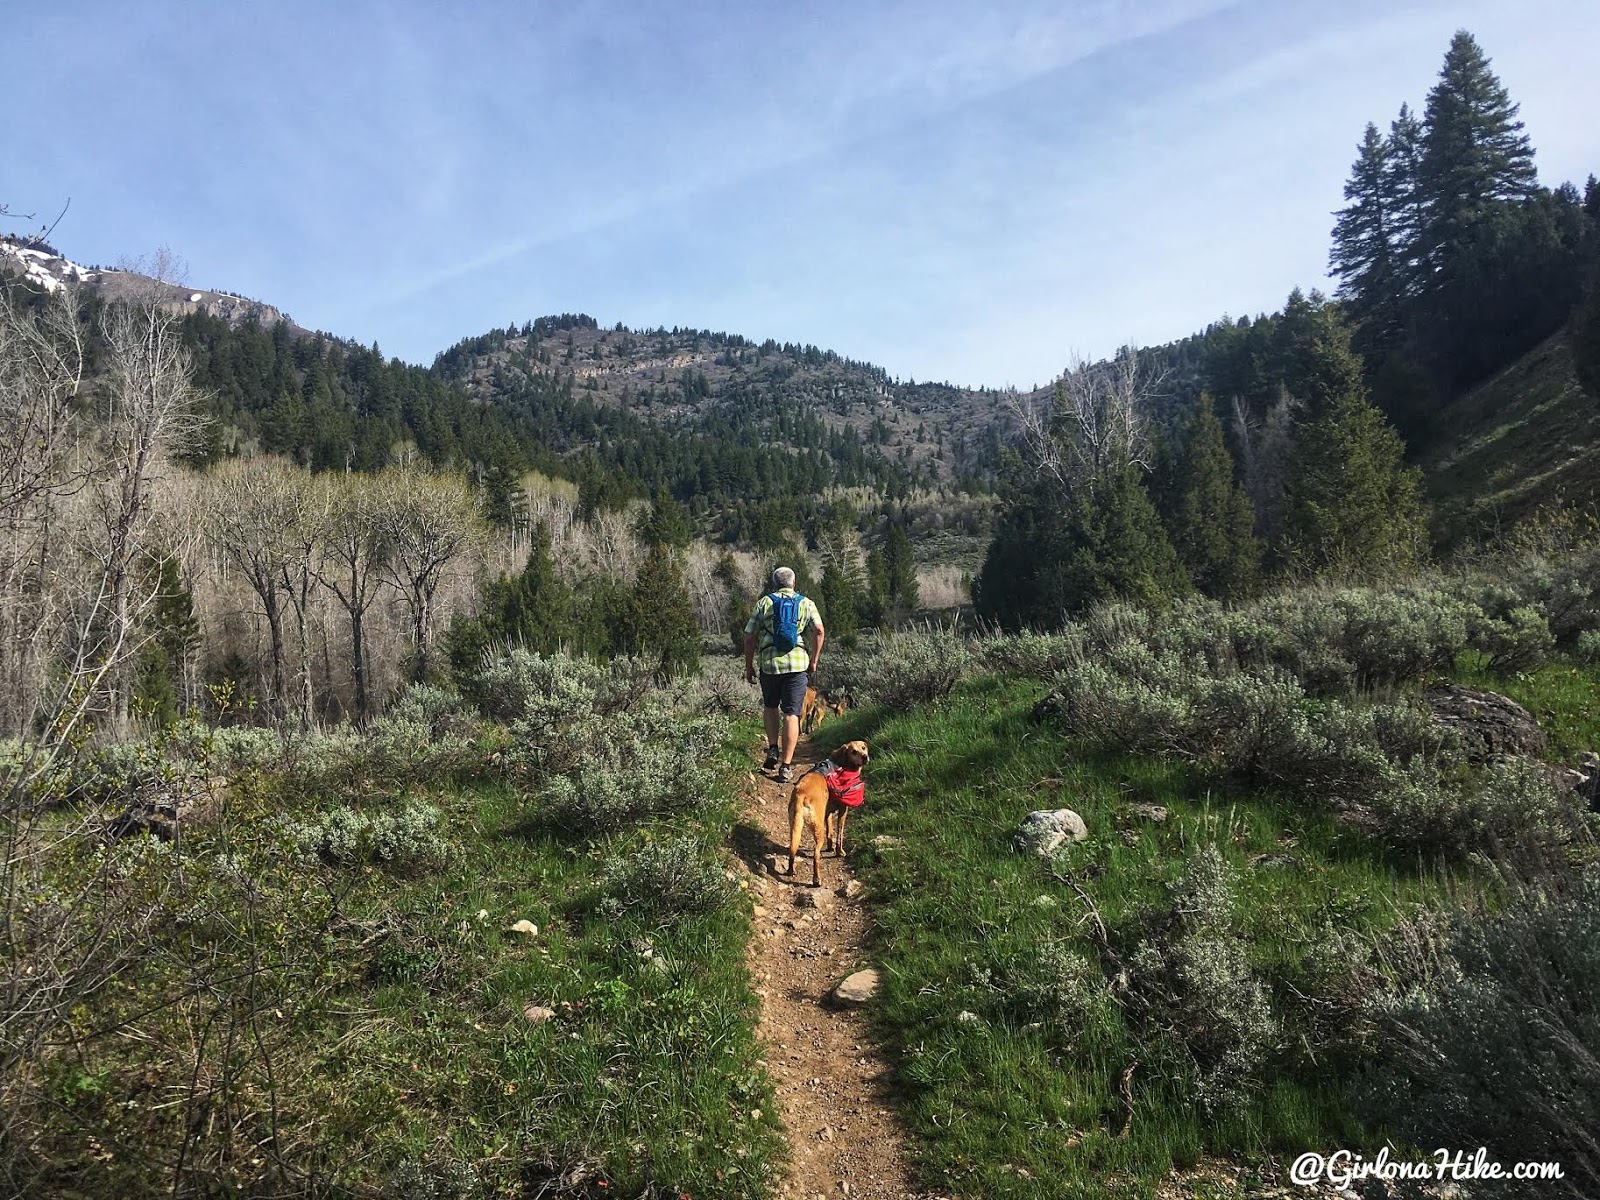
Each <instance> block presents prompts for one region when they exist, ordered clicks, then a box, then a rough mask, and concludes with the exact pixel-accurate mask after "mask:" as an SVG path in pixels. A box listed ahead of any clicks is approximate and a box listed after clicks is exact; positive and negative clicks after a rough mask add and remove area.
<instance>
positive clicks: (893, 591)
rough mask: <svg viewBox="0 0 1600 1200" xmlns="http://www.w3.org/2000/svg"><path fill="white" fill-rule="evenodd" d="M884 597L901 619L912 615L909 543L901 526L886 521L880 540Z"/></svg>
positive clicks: (913, 598) (912, 570) (914, 604)
mask: <svg viewBox="0 0 1600 1200" xmlns="http://www.w3.org/2000/svg"><path fill="white" fill-rule="evenodd" d="M883 570H884V595H885V598H886V599H887V601H888V603H889V605H890V606H891V607H892V608H894V610H895V611H896V612H897V613H899V614H901V615H902V616H908V615H910V614H911V613H912V612H915V611H916V607H917V602H918V600H919V596H918V595H917V565H916V562H915V561H914V560H913V558H912V555H911V539H910V538H909V537H907V536H906V530H905V526H904V524H902V523H901V522H899V521H890V522H889V528H888V531H887V532H886V533H885V534H884V538H883Z"/></svg>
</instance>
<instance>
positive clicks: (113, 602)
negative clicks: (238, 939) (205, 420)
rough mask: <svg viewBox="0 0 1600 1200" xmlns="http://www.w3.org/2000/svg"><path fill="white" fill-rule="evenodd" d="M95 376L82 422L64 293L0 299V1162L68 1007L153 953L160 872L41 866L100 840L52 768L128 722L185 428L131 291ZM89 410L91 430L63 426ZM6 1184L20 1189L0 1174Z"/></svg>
mask: <svg viewBox="0 0 1600 1200" xmlns="http://www.w3.org/2000/svg"><path fill="white" fill-rule="evenodd" d="M100 332H101V334H102V337H103V340H104V342H105V350H106V368H105V371H104V372H103V374H102V375H101V376H100V379H99V382H100V383H101V384H103V391H101V392H97V393H96V399H97V400H98V401H99V402H100V404H99V407H98V411H97V412H94V413H92V414H86V413H80V412H78V408H79V401H80V399H81V398H82V397H83V395H84V394H85V362H86V357H87V356H86V340H87V339H86V334H85V331H84V329H83V325H82V322H81V320H80V316H79V308H78V303H77V299H76V297H75V296H73V295H72V293H71V292H70V290H69V289H61V290H60V291H58V292H57V293H55V294H54V295H53V296H49V297H44V298H43V305H42V307H39V308H33V309H31V310H30V308H29V306H27V305H26V304H22V303H18V298H17V297H15V296H12V295H10V294H0V658H3V659H4V663H3V666H4V668H5V670H4V674H5V676H6V678H7V681H8V686H7V690H6V691H5V693H4V714H5V719H6V724H7V728H8V731H11V732H15V734H16V735H17V738H18V745H17V746H16V747H14V748H12V749H11V751H10V752H8V753H6V754H4V755H3V756H0V1172H9V1170H10V1166H11V1155H12V1153H13V1151H14V1150H15V1149H16V1143H14V1142H13V1139H12V1138H11V1136H10V1133H11V1126H12V1122H13V1120H14V1114H16V1113H17V1112H18V1111H19V1108H20V1106H19V1105H18V1104H17V1103H16V1101H17V1099H18V1097H19V1096H21V1095H23V1094H26V1093H28V1092H29V1091H30V1089H31V1088H32V1087H33V1084H34V1083H35V1082H36V1081H35V1079H34V1074H33V1068H34V1067H35V1065H36V1064H37V1063H38V1062H39V1061H40V1060H41V1058H42V1057H43V1055H44V1054H45V1053H46V1052H47V1050H48V1048H49V1047H50V1046H52V1045H53V1044H54V1043H55V1041H56V1040H57V1038H58V1037H59V1036H60V1035H61V1033H62V1031H63V1030H65V1029H67V1028H68V1026H69V1024H70V1022H71V1021H72V1020H73V1018H74V1014H76V1013H82V1012H84V1011H86V1010H87V1009H89V1008H92V1006H93V1004H94V1003H95V1000H96V998H97V997H98V995H99V994H100V993H101V992H102V991H103V990H104V989H105V988H106V987H107V986H108V985H109V984H110V983H111V982H112V981H113V980H115V979H117V978H118V977H119V976H121V975H122V974H123V973H124V971H125V970H126V969H127V968H128V967H129V966H130V964H132V963H134V962H135V961H137V960H138V959H139V958H141V957H142V956H144V955H146V954H148V953H149V946H150V941H151V938H150V936H149V935H150V933H151V931H152V930H153V929H154V928H155V927H156V925H157V924H158V923H159V922H160V921H161V920H162V919H163V914H164V912H165V911H166V905H165V894H166V888H167V886H168V885H169V884H170V882H171V879H172V875H171V873H170V872H169V871H167V872H164V871H163V870H162V869H160V868H159V867H158V869H156V870H155V871H154V872H152V874H151V880H152V889H151V890H149V891H147V892H145V893H144V894H143V895H142V897H141V898H140V899H139V900H138V901H136V902H130V901H129V899H128V897H127V896H126V895H124V894H122V893H121V892H119V885H120V883H121V877H120V876H119V872H120V871H121V869H122V866H121V865H120V864H119V863H118V862H117V860H116V859H115V857H114V856H111V855H106V856H103V857H100V858H96V859H95V860H94V861H93V862H92V863H91V866H90V869H89V870H86V871H83V872H81V873H79V874H77V875H76V876H74V877H72V878H71V879H70V880H64V879H62V878H59V877H56V876H53V875H52V874H51V873H50V871H49V868H48V863H49V860H50V858H51V856H52V855H53V854H54V853H55V852H56V850H57V847H59V846H60V845H62V844H71V843H73V842H75V841H87V840H88V839H90V838H92V837H93V836H94V832H95V827H94V817H93V814H92V812H91V811H90V810H89V809H87V808H84V807H82V806H80V805H79V804H78V803H77V798H76V797H75V796H74V795H73V794H72V792H71V791H70V790H69V789H68V788H67V786H66V784H65V780H66V775H65V773H64V772H63V771H62V770H61V769H60V768H62V767H63V766H64V765H65V764H66V763H67V762H68V761H70V759H71V757H72V756H73V755H74V754H75V752H76V751H77V749H78V748H79V747H81V745H82V744H83V743H84V742H85V741H86V740H87V738H88V736H89V735H90V734H91V733H92V732H94V730H93V722H94V721H95V720H97V719H98V716H99V715H100V714H105V715H107V716H108V718H109V723H110V725H111V727H112V729H113V731H115V732H119V733H121V732H126V730H127V727H128V721H129V711H128V710H129V704H128V700H129V696H130V694H131V680H132V676H131V667H132V664H133V660H134V656H135V655H136V654H137V652H138V649H139V647H140V645H141V642H142V640H143V639H144V638H146V637H148V636H149V634H148V631H146V630H144V629H143V628H142V627H141V622H142V619H143V618H144V616H145V615H146V613H147V611H148V609H149V606H150V605H151V603H152V602H153V600H154V598H155V596H156V594H157V592H158V591H159V587H160V584H159V581H158V578H157V577H156V573H155V572H152V571H150V570H149V569H147V568H148V564H149V563H150V562H152V561H154V559H155V557H156V556H157V554H158V553H159V549H160V548H159V546H158V544H157V538H156V536H155V534H156V525H155V522H154V520H153V517H152V513H151V506H150V490H151V488H152V486H153V484H154V483H155V481H156V480H158V478H159V475H160V472H161V470H162V464H163V463H164V462H165V461H166V456H167V454H168V453H170V452H171V451H172V450H173V449H174V448H178V447H181V446H182V445H183V444H184V442H185V438H186V436H187V435H188V434H189V433H190V432H192V430H193V429H194V428H195V417H194V401H195V398H196V396H195V390H194V387H193V383H192V374H191V372H190V369H189V363H188V360H187V357H186V356H185V355H184V354H183V351H182V347H181V345H180V344H179V341H178V338H177V333H176V329H175V328H174V325H173V320H172V319H171V318H170V316H169V314H167V313H166V312H164V311H163V310H162V309H161V308H160V306H159V305H158V304H155V303H153V302H151V303H140V302H139V301H138V298H133V299H132V300H129V301H123V302H119V303H117V304H113V305H111V306H109V307H108V308H107V309H106V310H105V315H104V325H103V326H102V329H101V331H100ZM89 416H97V417H98V418H100V419H99V420H98V421H97V422H96V423H95V424H94V426H93V433H94V434H95V435H96V436H93V437H80V436H78V434H79V432H80V431H79V430H77V429H75V428H74V426H75V425H76V424H78V423H79V421H80V419H82V418H86V417H89ZM0 1179H3V1180H4V1181H6V1182H13V1183H14V1182H15V1179H14V1178H13V1177H12V1176H10V1175H8V1174H0Z"/></svg>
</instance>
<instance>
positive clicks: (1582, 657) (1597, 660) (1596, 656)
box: [1573, 629, 1600, 667]
mask: <svg viewBox="0 0 1600 1200" xmlns="http://www.w3.org/2000/svg"><path fill="white" fill-rule="evenodd" d="M1573 654H1574V655H1575V656H1576V657H1577V659H1578V661H1579V662H1583V663H1587V664H1588V665H1589V666H1591V667H1592V666H1595V665H1597V664H1600V629H1586V630H1584V631H1583V632H1582V633H1580V634H1579V635H1578V638H1577V642H1576V644H1575V646H1574V647H1573Z"/></svg>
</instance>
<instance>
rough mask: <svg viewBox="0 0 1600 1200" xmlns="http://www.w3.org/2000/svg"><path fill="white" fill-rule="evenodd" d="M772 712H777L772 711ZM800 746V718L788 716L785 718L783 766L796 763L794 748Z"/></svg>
mask: <svg viewBox="0 0 1600 1200" xmlns="http://www.w3.org/2000/svg"><path fill="white" fill-rule="evenodd" d="M770 711H774V712H775V711H776V710H775V709H774V710H770ZM799 744H800V718H799V717H791V716H789V715H788V714H785V715H784V718H783V765H784V766H786V767H787V766H788V765H789V764H790V763H792V762H793V761H794V748H795V747H796V746H798V745H799Z"/></svg>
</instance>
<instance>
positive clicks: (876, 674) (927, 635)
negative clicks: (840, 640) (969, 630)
mask: <svg viewBox="0 0 1600 1200" xmlns="http://www.w3.org/2000/svg"><path fill="white" fill-rule="evenodd" d="M864 641H865V642H866V645H865V646H864V647H863V649H862V650H861V651H859V652H858V653H857V654H855V655H853V656H850V658H849V659H847V660H846V661H845V662H844V663H842V664H841V672H840V673H841V674H842V675H843V676H844V677H845V680H846V682H847V685H848V686H849V687H850V689H851V690H852V691H853V692H854V693H855V694H856V695H857V696H858V697H859V698H861V699H864V700H870V701H871V702H872V703H874V704H882V705H884V706H885V707H887V708H894V709H906V708H911V707H913V706H914V705H917V704H922V703H926V702H927V701H930V700H939V699H942V698H943V697H945V696H947V695H949V694H950V690H951V689H952V688H954V687H955V685H956V684H958V683H960V682H961V680H962V679H964V678H965V677H966V675H967V672H968V671H969V670H970V668H971V666H972V651H971V650H970V649H968V647H967V644H966V642H965V641H964V640H963V639H962V638H961V637H960V636H959V635H958V634H957V633H956V632H955V630H953V629H944V628H936V627H932V626H929V627H925V628H921V629H905V630H900V631H898V632H894V633H884V634H878V635H875V636H873V637H871V638H870V639H864Z"/></svg>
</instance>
